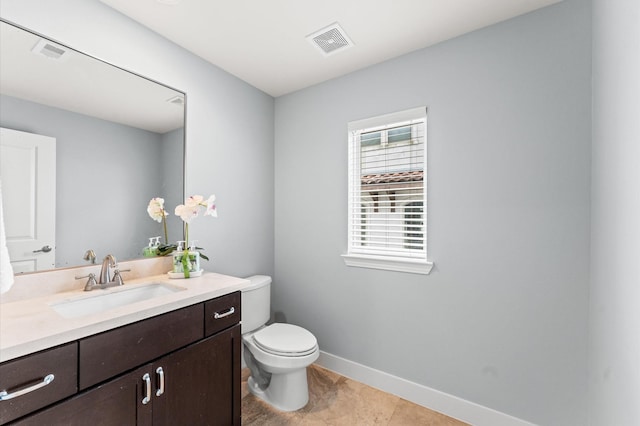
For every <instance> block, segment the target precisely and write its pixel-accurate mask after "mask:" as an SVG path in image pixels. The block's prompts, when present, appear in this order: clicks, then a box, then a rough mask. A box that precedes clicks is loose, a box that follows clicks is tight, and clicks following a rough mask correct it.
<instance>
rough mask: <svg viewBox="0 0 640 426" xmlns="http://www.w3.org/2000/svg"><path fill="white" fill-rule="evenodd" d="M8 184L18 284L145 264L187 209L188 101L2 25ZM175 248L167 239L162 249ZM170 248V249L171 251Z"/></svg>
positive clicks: (0, 68) (1, 104) (0, 164)
mask: <svg viewBox="0 0 640 426" xmlns="http://www.w3.org/2000/svg"><path fill="white" fill-rule="evenodd" d="M0 56H1V57H2V61H0V127H1V128H2V133H1V135H0V142H1V144H0V147H1V148H0V149H1V151H0V176H1V181H2V194H1V195H2V199H3V207H4V220H5V227H6V236H7V245H8V247H9V252H10V257H11V263H12V266H13V267H14V272H15V273H20V272H30V271H37V270H45V269H51V268H61V267H70V266H78V265H87V264H90V263H91V260H89V259H86V260H85V259H84V258H85V257H86V256H85V253H86V252H87V251H88V250H93V252H94V253H95V255H96V256H97V258H98V261H99V260H100V259H102V258H103V257H104V256H106V255H107V254H109V253H111V254H113V255H114V256H116V258H117V259H118V260H129V259H134V258H138V257H141V255H142V250H143V248H144V246H146V245H147V242H148V238H149V237H155V236H159V235H162V236H163V235H164V231H163V228H162V224H159V223H157V222H155V221H153V220H152V219H151V218H150V217H149V216H148V214H147V211H146V209H147V205H148V203H149V200H150V199H151V198H153V197H162V198H164V199H165V207H166V209H167V211H168V212H169V214H170V216H169V217H168V228H169V230H168V234H169V235H168V237H169V240H170V242H172V241H176V240H179V239H181V236H182V223H181V222H180V221H179V219H177V218H175V217H174V216H173V211H172V210H173V207H175V206H176V205H178V204H180V203H182V202H183V199H184V101H185V95H184V93H182V92H179V91H176V90H174V89H171V88H169V87H167V86H164V85H162V84H159V83H156V82H153V81H151V80H149V79H146V78H143V77H140V76H138V75H135V74H133V73H130V72H128V71H125V70H123V69H120V68H118V67H115V66H113V65H110V64H107V63H105V62H103V61H100V60H98V59H95V58H93V57H91V56H88V55H85V54H83V53H81V52H78V51H75V50H73V49H70V48H68V47H66V46H63V45H61V44H59V43H56V42H54V41H51V40H48V39H45V38H43V37H41V36H39V35H36V34H33V33H31V32H29V31H25V30H24V29H21V28H18V27H16V26H14V25H11V24H9V23H6V22H0ZM162 239H163V240H164V236H163V238H162ZM163 242H164V241H163Z"/></svg>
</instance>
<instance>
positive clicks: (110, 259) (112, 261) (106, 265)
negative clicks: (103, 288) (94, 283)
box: [98, 254, 118, 284]
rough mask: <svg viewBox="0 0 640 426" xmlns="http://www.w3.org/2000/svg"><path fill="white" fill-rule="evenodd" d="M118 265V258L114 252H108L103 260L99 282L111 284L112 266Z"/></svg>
mask: <svg viewBox="0 0 640 426" xmlns="http://www.w3.org/2000/svg"><path fill="white" fill-rule="evenodd" d="M116 266H118V263H117V262H116V258H115V257H114V256H113V255H112V254H108V255H106V256H105V258H104V259H103V260H102V268H101V269H100V279H99V280H98V284H109V283H110V282H111V272H110V268H115V267H116Z"/></svg>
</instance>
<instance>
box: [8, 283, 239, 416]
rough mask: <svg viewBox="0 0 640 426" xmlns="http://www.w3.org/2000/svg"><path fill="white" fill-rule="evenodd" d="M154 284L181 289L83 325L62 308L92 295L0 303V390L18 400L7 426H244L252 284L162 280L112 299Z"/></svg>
mask: <svg viewBox="0 0 640 426" xmlns="http://www.w3.org/2000/svg"><path fill="white" fill-rule="evenodd" d="M171 281H178V282H179V284H173V283H172V282H171ZM148 282H153V283H154V285H156V284H162V285H174V286H176V287H182V289H181V290H179V291H175V292H172V293H171V294H167V295H162V296H159V297H154V298H151V299H149V300H144V301H140V302H135V303H131V304H127V305H125V306H123V307H118V308H114V309H108V310H106V311H104V312H97V313H96V314H89V315H81V316H80V317H75V318H74V317H71V318H64V317H62V316H61V315H60V314H59V313H58V312H56V311H55V310H54V308H55V306H56V305H59V304H60V303H67V302H68V301H69V300H72V301H73V302H74V303H77V302H78V300H76V299H78V298H81V299H85V300H88V299H87V297H92V295H86V294H78V291H72V292H63V293H57V294H53V295H48V296H44V297H40V298H36V299H27V300H20V301H16V302H12V303H3V304H2V305H0V315H1V316H2V317H1V319H2V324H0V327H1V330H0V331H1V333H2V334H1V335H0V337H1V338H0V355H1V356H2V359H3V360H4V361H3V362H2V363H1V364H0V392H1V391H6V393H7V394H16V393H17V394H18V395H19V396H16V397H15V398H11V399H7V400H2V401H0V424H3V425H4V424H16V425H42V424H52V425H55V424H64V425H88V424H105V425H107V424H108V425H114V424H117V425H135V424H140V425H164V424H167V425H176V424H189V425H209V424H210V425H239V424H240V350H241V349H240V348H241V334H240V325H239V323H240V318H241V316H240V315H241V314H240V308H241V306H240V294H241V293H240V291H239V290H240V289H241V288H242V287H243V286H244V285H245V283H246V280H242V279H239V278H234V277H227V276H224V275H219V274H211V273H207V274H204V275H203V276H202V277H201V278H194V279H190V280H168V279H167V278H166V276H155V277H149V278H146V279H138V280H133V282H132V283H131V284H128V283H127V284H125V286H123V287H122V288H118V289H115V290H113V292H118V291H120V292H122V291H127V290H132V289H134V288H136V287H140V286H145V285H146V286H148V285H149V284H148ZM127 286H129V288H125V287H127ZM97 291H98V292H104V291H103V290H97ZM108 291H109V290H107V292H108ZM95 292H96V291H92V292H80V293H95ZM106 294H108V293H104V295H106ZM102 296H103V294H100V295H98V296H96V297H102ZM21 312H22V313H23V314H24V313H25V312H26V313H27V315H28V316H31V318H30V319H28V320H27V319H25V315H23V314H21ZM30 312H33V313H34V314H33V315H29V313H30ZM27 322H29V323H30V324H31V329H30V330H29V329H25V328H24V324H26V323H27ZM15 327H17V328H15ZM7 357H10V358H11V359H6V358H7ZM5 359H6V360H5ZM51 375H53V380H51V381H50V382H49V383H47V382H48V381H49V380H50V379H49V378H50V377H51ZM23 392H24V394H21V393H23Z"/></svg>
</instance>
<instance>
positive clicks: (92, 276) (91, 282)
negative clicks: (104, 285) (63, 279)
mask: <svg viewBox="0 0 640 426" xmlns="http://www.w3.org/2000/svg"><path fill="white" fill-rule="evenodd" d="M75 278H76V280H81V279H82V278H89V279H88V280H87V283H86V284H85V286H84V291H91V290H93V288H94V287H95V286H97V285H98V282H97V281H96V274H94V273H93V272H92V273H90V274H89V275H82V276H80V277H78V276H76V277H75Z"/></svg>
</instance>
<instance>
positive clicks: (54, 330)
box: [0, 272, 249, 362]
mask: <svg viewBox="0 0 640 426" xmlns="http://www.w3.org/2000/svg"><path fill="white" fill-rule="evenodd" d="M149 283H164V284H167V285H170V286H176V287H181V288H184V290H181V291H176V292H175V293H171V294H167V295H162V296H158V297H154V298H151V299H148V300H144V301H141V302H136V303H131V304H128V305H125V306H121V307H117V308H113V309H110V310H107V311H104V312H97V313H95V314H89V315H86V316H82V317H79V318H64V317H62V316H60V315H59V314H58V313H57V312H56V311H54V309H53V308H52V307H51V305H52V304H56V303H60V302H62V301H65V300H70V299H78V298H84V297H92V296H95V295H96V294H97V292H117V291H126V290H127V289H132V288H135V287H139V286H143V285H148V284H149ZM248 284H249V281H248V280H245V279H242V278H236V277H231V276H227V275H221V274H216V273H210V272H207V273H204V274H203V275H202V276H201V277H198V278H190V279H170V278H169V277H168V276H167V275H166V274H163V275H154V276H149V277H144V278H138V279H132V280H126V279H125V285H124V286H121V287H113V288H109V289H106V290H93V291H90V292H85V291H82V290H77V289H76V290H73V291H65V292H60V293H55V294H49V295H46V296H42V297H34V298H29V299H24V300H18V301H15V302H10V303H2V304H0V362H4V361H8V360H10V359H14V358H18V357H21V356H23V355H28V354H30V353H33V352H37V351H41V350H43V349H47V348H50V347H53V346H57V345H60V344H63V343H67V342H72V341H74V340H77V339H80V338H83V337H86V336H90V335H92V334H96V333H100V332H103V331H106V330H110V329H113V328H116V327H120V326H123V325H126V324H130V323H133V322H136V321H140V320H142V319H145V318H150V317H153V316H156V315H159V314H162V313H165V312H169V311H173V310H175V309H179V308H183V307H185V306H190V305H193V304H196V303H198V302H203V301H205V300H209V299H212V298H215V297H219V296H223V295H225V294H229V293H232V292H234V291H237V290H240V289H242V288H243V287H244V286H246V285H248ZM102 294H104V293H102Z"/></svg>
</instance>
